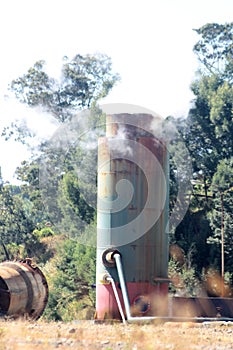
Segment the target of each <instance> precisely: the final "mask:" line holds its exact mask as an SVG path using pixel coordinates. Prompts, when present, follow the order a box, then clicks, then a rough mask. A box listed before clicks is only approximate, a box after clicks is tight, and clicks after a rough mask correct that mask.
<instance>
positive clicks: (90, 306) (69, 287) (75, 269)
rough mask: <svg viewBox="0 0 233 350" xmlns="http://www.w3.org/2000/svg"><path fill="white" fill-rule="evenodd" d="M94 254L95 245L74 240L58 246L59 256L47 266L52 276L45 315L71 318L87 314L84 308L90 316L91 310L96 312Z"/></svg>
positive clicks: (58, 318)
mask: <svg viewBox="0 0 233 350" xmlns="http://www.w3.org/2000/svg"><path fill="white" fill-rule="evenodd" d="M95 255H96V252H95V248H93V247H92V246H88V245H84V244H80V243H79V242H77V240H74V239H66V240H65V241H63V242H62V244H60V245H59V247H58V251H57V254H56V257H55V258H54V259H53V261H52V262H50V263H49V264H48V265H47V266H45V271H46V270H47V275H48V276H49V275H50V276H49V277H48V278H49V285H50V297H49V303H48V307H47V309H46V312H45V315H44V317H45V318H47V319H56V320H63V321H71V320H73V319H77V318H79V317H84V313H83V311H82V310H84V309H85V310H86V311H87V313H88V315H90V312H91V311H92V312H93V314H94V302H95V295H94V290H93V288H92V285H93V283H94V282H95V261H96V256H95ZM51 265H52V266H51ZM81 311H82V312H81Z"/></svg>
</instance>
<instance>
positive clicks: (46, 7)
mask: <svg viewBox="0 0 233 350" xmlns="http://www.w3.org/2000/svg"><path fill="white" fill-rule="evenodd" d="M0 8H1V11H0V13H1V20H0V31H1V44H0V45H1V64H0V74H1V75H0V76H1V82H0V88H1V95H0V102H1V105H0V115H1V118H0V125H5V124H6V123H7V122H8V121H9V120H12V119H14V118H15V117H17V118H21V117H23V116H25V115H26V114H29V115H30V114H31V112H30V111H25V110H24V109H22V108H21V107H19V106H18V105H17V104H15V103H13V102H12V101H10V102H9V101H8V102H4V98H3V96H4V94H5V93H6V89H7V84H8V83H10V81H11V80H12V79H14V78H17V77H18V76H20V75H21V74H23V73H24V72H26V70H27V69H28V68H29V67H30V66H31V65H33V63H34V62H35V61H36V60H38V59H44V60H45V61H46V62H47V64H48V69H49V70H50V72H51V74H53V75H56V74H58V72H59V66H60V62H61V58H62V56H63V55H68V56H70V57H72V56H73V55H74V54H76V53H81V54H82V53H83V54H85V53H94V52H103V53H106V54H107V55H109V56H110V57H111V58H112V62H113V68H114V70H115V71H117V72H118V73H119V74H120V76H121V83H119V84H118V86H117V87H115V88H114V89H113V91H112V92H111V94H110V95H109V96H108V97H107V98H106V99H105V100H104V101H103V102H105V103H131V104H137V105H140V106H143V107H145V108H149V109H151V110H153V111H155V112H157V113H159V114H160V115H162V116H164V117H165V116H167V115H175V116H181V115H183V116H185V115H187V111H188V108H189V102H190V100H191V99H192V94H191V92H190V88H189V87H190V83H191V81H192V80H193V79H194V76H195V71H196V70H197V67H198V62H197V60H196V58H195V56H194V54H193V52H192V48H193V46H194V44H195V42H196V41H197V40H198V36H197V35H196V33H195V32H194V31H193V28H199V27H200V26H202V25H204V24H206V23H210V22H217V23H225V22H231V21H232V13H233V1H232V0H221V1H216V0H144V1H137V0H118V1H111V0H86V1H79V0H65V1H63V0H60V1H56V2H55V1H52V0H40V1H38V0H33V1H32V0H20V1H18V0H8V1H4V2H2V3H1V5H0ZM34 114H35V113H34ZM38 118H39V119H40V117H38ZM38 118H37V117H35V119H34V120H35V125H34V127H35V129H36V130H37V129H38V130H39V125H38V122H37V120H38ZM45 119H46V118H44V123H45V122H46V121H45ZM40 124H41V123H40ZM42 129H46V127H45V128H42ZM40 130H41V129H40ZM41 132H42V131H41ZM0 147H1V150H3V152H0V165H2V168H3V176H4V174H5V178H6V179H7V178H9V177H10V176H11V174H12V172H13V170H14V168H15V166H16V165H17V164H19V163H20V161H21V160H22V158H23V157H24V152H23V148H21V146H19V145H18V146H16V147H15V145H13V144H11V145H9V144H5V143H3V142H1V144H0Z"/></svg>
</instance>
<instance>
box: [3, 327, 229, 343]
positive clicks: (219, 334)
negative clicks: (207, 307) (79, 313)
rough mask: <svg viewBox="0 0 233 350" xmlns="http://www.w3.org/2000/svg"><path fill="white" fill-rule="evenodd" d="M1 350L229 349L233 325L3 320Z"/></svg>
mask: <svg viewBox="0 0 233 350" xmlns="http://www.w3.org/2000/svg"><path fill="white" fill-rule="evenodd" d="M0 339H1V342H0V350H21V349H22V350H28V349H40V350H42V349H46V350H47V349H48V350H50V349H93V350H94V349H105V350H121V349H127V350H139V349H140V350H146V349H151V350H154V349H155V350H157V349H158V350H165V349H171V350H187V349H189V350H199V349H202V350H228V349H233V322H221V321H219V322H213V323H210V322H204V323H191V322H183V323H181V322H180V323H177V322H166V323H156V324H155V323H154V324H147V325H145V324H144V325H135V324H131V325H123V324H106V323H105V324H95V323H94V322H93V321H75V322H72V323H62V322H49V323H46V322H43V321H37V322H33V323H30V322H28V321H0Z"/></svg>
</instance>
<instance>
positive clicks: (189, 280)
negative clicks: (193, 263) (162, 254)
mask: <svg viewBox="0 0 233 350" xmlns="http://www.w3.org/2000/svg"><path fill="white" fill-rule="evenodd" d="M168 276H169V278H170V279H171V281H172V284H171V287H170V292H172V293H174V294H175V295H177V296H184V297H195V296H200V293H201V283H200V281H199V279H198V278H197V276H196V271H195V269H194V268H193V267H187V265H185V264H184V265H182V266H180V263H179V262H178V261H175V260H173V259H171V260H170V261H169V266H168Z"/></svg>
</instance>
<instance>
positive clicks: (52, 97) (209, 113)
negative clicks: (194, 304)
mask: <svg viewBox="0 0 233 350" xmlns="http://www.w3.org/2000/svg"><path fill="white" fill-rule="evenodd" d="M196 32H197V33H198V35H199V41H198V42H197V43H196V45H195V46H194V49H193V50H194V52H195V54H196V55H197V57H198V59H199V61H200V68H199V71H198V72H196V78H195V80H194V81H193V82H192V85H191V89H192V91H193V94H194V99H193V101H192V105H191V108H190V111H189V114H188V116H187V118H185V119H184V118H181V117H180V118H173V117H172V116H168V117H167V119H166V121H169V122H172V123H173V124H174V125H175V126H176V128H177V130H178V132H179V137H180V138H181V139H182V144H184V143H185V146H186V148H187V150H188V152H189V155H190V157H191V161H192V171H193V173H192V181H191V182H192V184H191V185H192V187H191V188H192V190H191V191H190V193H188V194H187V195H188V196H189V207H188V210H187V212H186V214H185V216H184V218H183V219H182V221H181V222H180V224H179V225H178V226H177V227H175V228H174V229H171V232H170V261H169V275H170V277H171V279H173V281H174V283H173V284H172V286H171V291H172V292H174V293H177V294H179V295H186V296H194V295H201V294H202V293H203V288H204V287H205V290H207V293H208V295H212V296H217V295H221V293H222V288H220V287H219V284H218V283H217V282H216V281H217V279H218V277H219V276H221V275H224V281H225V287H224V294H225V295H226V296H232V292H231V285H232V283H233V280H232V279H233V242H232V240H231V235H232V230H233V217H232V213H233V199H232V198H233V197H232V190H233V23H227V24H224V25H222V24H217V23H211V24H207V25H205V26H203V27H201V28H199V29H197V30H196ZM119 79H120V78H119V75H118V74H116V73H114V72H113V71H112V65H111V59H110V58H109V57H107V56H106V55H101V54H97V55H85V56H82V55H79V54H77V55H76V56H75V57H73V58H72V59H69V58H68V57H64V61H63V66H62V71H61V78H60V80H56V79H54V78H52V77H50V76H49V75H48V74H47V73H46V63H45V62H44V61H38V62H36V63H35V64H34V66H33V67H31V68H29V69H28V71H27V72H26V73H25V74H24V75H22V76H21V77H19V78H17V79H15V80H14V81H12V82H11V84H10V91H11V92H12V93H14V94H15V96H16V97H17V99H18V100H19V101H20V102H22V103H23V104H26V105H27V106H29V107H31V108H41V109H42V110H43V111H44V112H47V113H49V114H50V115H52V116H53V117H54V118H55V119H56V121H57V125H58V128H57V131H56V133H55V135H54V136H53V138H52V139H50V140H47V141H45V140H42V141H41V142H40V143H39V145H37V147H35V145H34V142H33V138H34V135H33V134H32V133H31V130H30V129H29V128H27V126H26V125H24V124H21V123H20V122H16V123H15V124H14V125H12V124H11V125H6V127H5V128H4V130H3V132H2V137H4V138H5V139H10V138H14V139H16V140H18V141H19V142H22V143H25V144H27V146H28V147H29V148H31V151H32V152H31V154H32V156H31V159H30V160H27V161H24V162H22V164H21V166H20V167H19V168H18V169H17V170H16V174H17V178H18V180H19V181H20V185H12V184H9V183H4V181H3V180H2V179H1V181H0V227H1V230H0V258H1V260H5V259H22V258H24V257H28V256H29V257H31V258H33V259H34V260H35V261H36V263H37V264H38V265H39V266H41V267H42V269H43V271H44V272H45V274H46V277H47V279H48V283H49V287H50V297H49V303H48V307H47V309H46V311H45V314H44V316H43V317H45V318H47V319H55V320H63V321H68V320H72V319H77V318H91V317H93V313H94V305H95V290H94V283H95V235H96V152H94V148H95V146H96V145H94V138H93V140H92V134H91V133H90V132H88V133H87V132H86V130H95V136H96V135H97V136H98V135H101V134H103V132H104V126H103V125H104V114H103V113H102V111H101V110H100V108H99V106H98V101H99V100H100V99H102V98H104V97H105V96H107V94H108V93H109V91H110V90H111V89H112V88H114V85H115V84H117V82H118V80H119ZM87 108H88V109H89V112H88V113H87V112H86V110H87ZM80 111H84V112H81V113H80ZM78 113H79V116H80V118H79V119H77V118H76V117H75V116H76V115H77V114H78ZM74 130H76V131H77V130H78V133H79V135H80V136H79V138H78V140H77V135H76V133H74ZM182 144H181V146H180V148H179V147H178V150H177V149H176V154H175V156H174V155H173V154H172V153H171V156H170V157H171V159H170V208H171V209H172V207H173V205H174V201H175V198H176V194H177V191H178V188H177V186H178V184H180V180H179V179H178V178H177V176H178V175H177V174H178V172H177V169H176V160H177V159H178V158H179V157H182V155H183V147H182ZM64 150H65V151H64ZM175 158H176V159H175ZM182 176H183V181H185V176H186V174H185V172H184V173H183V174H182ZM177 215H179V214H177ZM223 238H224V241H223ZM223 248H224V251H223ZM223 257H224V260H223ZM209 281H214V283H212V284H210V283H209Z"/></svg>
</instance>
